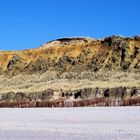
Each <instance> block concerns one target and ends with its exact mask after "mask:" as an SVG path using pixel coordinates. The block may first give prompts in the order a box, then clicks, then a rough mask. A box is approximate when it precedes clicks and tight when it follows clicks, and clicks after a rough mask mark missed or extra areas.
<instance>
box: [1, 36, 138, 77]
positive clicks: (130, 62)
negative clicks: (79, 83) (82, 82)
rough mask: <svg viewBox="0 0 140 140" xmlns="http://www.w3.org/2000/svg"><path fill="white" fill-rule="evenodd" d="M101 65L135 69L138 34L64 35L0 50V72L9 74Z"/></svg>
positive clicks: (87, 67) (89, 69)
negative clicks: (37, 44) (29, 46)
mask: <svg viewBox="0 0 140 140" xmlns="http://www.w3.org/2000/svg"><path fill="white" fill-rule="evenodd" d="M104 69H106V70H112V69H113V70H114V69H116V70H129V71H132V70H139V69H140V37H133V38H124V37H116V36H111V37H107V38H105V39H101V40H96V39H92V38H64V39H59V40H56V41H52V42H49V43H46V44H44V45H43V46H41V47H40V48H37V49H32V50H23V51H8V52H6V51H3V52H0V72H1V73H6V74H10V75H11V76H13V75H17V74H21V73H27V74H33V73H36V72H46V71H48V70H51V71H57V72H59V73H63V72H70V71H71V72H81V71H99V70H104Z"/></svg>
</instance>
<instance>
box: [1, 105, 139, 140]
mask: <svg viewBox="0 0 140 140" xmlns="http://www.w3.org/2000/svg"><path fill="white" fill-rule="evenodd" d="M139 138H140V107H79V108H11V109H9V108H2V109H0V140H9V139H10V140H20V139H21V140H85V139H86V140H93V139H98V140H108V139H111V140H138V139H139Z"/></svg>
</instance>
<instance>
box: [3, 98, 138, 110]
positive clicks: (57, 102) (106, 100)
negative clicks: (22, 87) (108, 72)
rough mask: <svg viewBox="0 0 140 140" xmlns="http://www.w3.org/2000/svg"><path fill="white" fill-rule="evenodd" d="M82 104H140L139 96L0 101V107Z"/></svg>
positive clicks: (75, 105) (82, 105) (69, 105)
mask: <svg viewBox="0 0 140 140" xmlns="http://www.w3.org/2000/svg"><path fill="white" fill-rule="evenodd" d="M84 106H90V107H95V106H140V96H137V97H133V98H129V99H109V98H102V97H100V98H94V99H84V100H66V99H58V100H54V101H18V102H15V101H13V102H8V101H5V102H0V108H4V107H9V108H31V107H84Z"/></svg>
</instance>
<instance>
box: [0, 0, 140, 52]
mask: <svg viewBox="0 0 140 140" xmlns="http://www.w3.org/2000/svg"><path fill="white" fill-rule="evenodd" d="M113 34H114V35H124V36H134V35H137V34H140V0H0V50H13V49H14V50H22V49H28V48H36V47H39V46H40V45H41V44H44V43H45V42H47V41H50V40H54V39H58V38H62V37H71V36H90V37H94V38H102V37H105V36H110V35H113Z"/></svg>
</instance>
